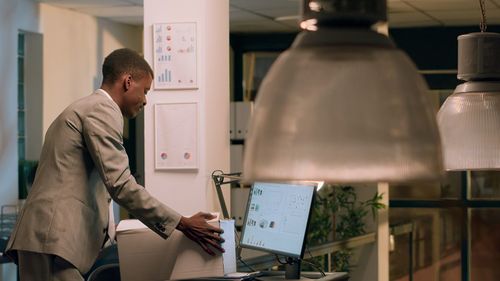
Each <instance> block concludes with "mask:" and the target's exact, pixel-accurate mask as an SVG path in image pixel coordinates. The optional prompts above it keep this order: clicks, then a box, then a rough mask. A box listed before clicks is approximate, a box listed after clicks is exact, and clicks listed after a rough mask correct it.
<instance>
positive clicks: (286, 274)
mask: <svg viewBox="0 0 500 281" xmlns="http://www.w3.org/2000/svg"><path fill="white" fill-rule="evenodd" d="M256 279H257V280H261V281H286V280H300V281H312V280H314V281H334V280H335V281H341V280H348V279H349V275H348V274H347V273H346V272H325V276H323V274H321V273H320V272H301V270H300V259H293V258H287V264H286V265H285V271H262V272H261V274H260V275H259V276H258V277H256Z"/></svg>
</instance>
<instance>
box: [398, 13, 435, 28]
mask: <svg viewBox="0 0 500 281" xmlns="http://www.w3.org/2000/svg"><path fill="white" fill-rule="evenodd" d="M433 25H440V23H439V22H437V21H435V20H433V19H432V18H430V17H428V16H427V15H425V14H423V13H419V12H402V13H394V14H389V27H409V26H433Z"/></svg>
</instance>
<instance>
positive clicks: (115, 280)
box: [87, 263, 120, 281]
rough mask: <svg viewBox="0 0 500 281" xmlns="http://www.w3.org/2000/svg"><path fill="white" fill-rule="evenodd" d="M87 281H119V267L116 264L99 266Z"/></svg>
mask: <svg viewBox="0 0 500 281" xmlns="http://www.w3.org/2000/svg"><path fill="white" fill-rule="evenodd" d="M87 281H120V266H119V264H117V263H110V264H105V265H101V266H99V267H98V268H96V269H95V270H94V271H92V273H90V275H89V277H88V278H87Z"/></svg>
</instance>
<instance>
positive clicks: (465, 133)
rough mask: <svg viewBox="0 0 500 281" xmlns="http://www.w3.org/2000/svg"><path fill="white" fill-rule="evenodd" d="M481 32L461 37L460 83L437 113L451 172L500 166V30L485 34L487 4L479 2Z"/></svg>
mask: <svg viewBox="0 0 500 281" xmlns="http://www.w3.org/2000/svg"><path fill="white" fill-rule="evenodd" d="M480 4H481V11H482V15H483V16H482V20H481V26H480V27H481V32H477V33H470V34H465V35H460V36H458V75H457V77H458V79H460V80H464V81H466V82H465V83H463V84H460V85H458V86H457V87H456V89H455V91H454V93H453V94H452V95H450V96H449V97H448V98H447V99H446V101H445V102H444V103H443V106H442V107H441V109H440V110H439V112H438V115H437V119H438V125H439V129H440V132H441V137H442V140H443V154H444V166H445V169H446V170H451V171H453V170H498V169H499V168H500V34H498V33H491V32H484V31H485V30H486V19H485V12H484V2H482V1H481V0H480Z"/></svg>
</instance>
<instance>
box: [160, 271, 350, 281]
mask: <svg viewBox="0 0 500 281" xmlns="http://www.w3.org/2000/svg"><path fill="white" fill-rule="evenodd" d="M325 274H326V276H321V274H320V273H319V272H307V271H306V272H302V274H301V275H302V278H301V279H298V280H295V281H311V280H313V281H347V280H349V275H348V274H347V273H346V272H326V273H325ZM189 280H190V281H241V280H256V281H284V280H287V279H285V272H284V271H262V272H261V275H259V276H257V277H255V279H240V278H235V279H229V278H217V277H213V278H196V279H189ZM167 281H170V280H167ZM185 281H187V280H185ZM290 281H291V280H290Z"/></svg>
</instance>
